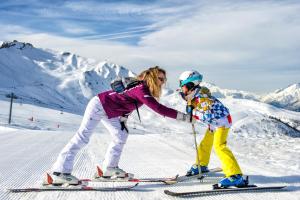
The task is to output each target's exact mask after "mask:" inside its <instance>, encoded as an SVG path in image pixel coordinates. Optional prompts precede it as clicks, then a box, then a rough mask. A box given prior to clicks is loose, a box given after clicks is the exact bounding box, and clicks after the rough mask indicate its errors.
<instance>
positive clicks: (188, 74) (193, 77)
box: [179, 70, 203, 87]
mask: <svg viewBox="0 0 300 200" xmlns="http://www.w3.org/2000/svg"><path fill="white" fill-rule="evenodd" d="M202 78H203V76H202V75H201V74H200V73H199V72H197V71H196V70H192V71H185V72H183V73H182V74H181V75H180V76H179V86H180V87H182V86H184V85H186V84H188V83H193V84H192V87H194V86H196V85H199V84H200V83H201V81H202Z"/></svg>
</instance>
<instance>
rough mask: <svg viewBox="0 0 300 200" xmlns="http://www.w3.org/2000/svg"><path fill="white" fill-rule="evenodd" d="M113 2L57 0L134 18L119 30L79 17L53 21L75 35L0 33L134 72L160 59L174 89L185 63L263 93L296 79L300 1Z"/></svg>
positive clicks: (90, 12)
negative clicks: (97, 25)
mask: <svg viewBox="0 0 300 200" xmlns="http://www.w3.org/2000/svg"><path fill="white" fill-rule="evenodd" d="M81 3H82V4H81ZM119 4H120V5H119ZM119 4H118V3H112V4H110V5H114V6H107V5H108V4H107V3H106V4H105V3H100V4H98V3H97V2H95V1H88V2H85V1H82V2H78V3H74V2H73V3H68V2H67V3H66V4H65V5H63V6H62V7H63V9H64V10H69V11H71V17H70V18H73V14H74V13H75V12H78V14H79V15H84V14H86V16H85V17H84V19H86V20H87V19H88V18H89V17H90V18H91V19H90V20H91V21H94V20H99V19H100V18H101V16H102V15H103V14H104V15H105V13H107V16H106V19H107V20H108V21H110V20H111V22H112V21H114V20H117V19H118V17H119V18H122V17H124V19H126V20H129V22H130V23H132V24H133V25H130V26H124V29H120V27H119V26H116V29H112V30H106V31H102V30H101V29H97V28H91V26H87V27H86V26H83V24H85V23H82V21H78V22H76V21H74V20H73V21H71V23H69V22H68V21H65V20H60V22H59V23H58V24H60V26H61V27H62V29H63V30H64V32H68V33H71V34H75V35H76V34H81V35H79V36H78V37H75V38H74V36H73V37H68V36H66V35H62V34H55V33H51V32H47V31H36V30H32V29H31V28H22V26H15V25H14V26H13V27H14V28H9V27H11V26H8V25H3V24H2V30H0V33H1V34H0V35H1V36H2V38H11V40H13V39H18V40H21V41H26V42H31V43H33V44H34V45H35V46H40V47H44V48H51V49H59V50H64V51H71V52H75V53H77V54H79V55H82V56H85V57H91V58H96V59H99V60H104V59H109V60H111V61H112V62H115V63H117V64H121V65H124V66H126V67H129V68H131V69H133V70H134V71H136V72H138V71H140V70H142V69H143V68H145V67H148V66H152V65H161V66H163V67H164V68H166V69H167V70H168V71H169V75H170V76H171V77H173V78H169V82H170V84H171V86H172V87H173V88H175V87H176V85H177V77H178V75H179V74H180V73H181V72H182V71H183V70H188V69H191V68H194V69H198V70H199V71H201V73H203V74H204V78H205V80H206V81H210V82H215V83H216V84H217V85H220V86H221V87H227V88H235V89H244V90H249V91H259V92H262V91H266V90H267V89H268V90H272V89H275V88H279V87H282V86H283V85H289V84H291V83H294V82H297V81H298V82H299V76H298V77H297V74H299V73H300V67H299V65H300V59H299V55H298V52H299V49H300V20H299V19H300V4H299V3H297V2H294V1H284V2H278V1H254V2H253V1H216V2H214V3H211V2H210V3H207V2H203V1H194V2H193V3H191V2H189V3H187V4H186V5H185V6H182V7H179V6H178V4H179V3H178V2H176V3H174V4H173V5H172V4H171V3H170V1H163V3H157V2H156V3H154V4H144V5H137V4H134V3H119ZM80 5H82V6H80ZM100 11H103V12H102V14H99V13H100ZM50 13H51V12H50ZM97 13H98V15H97ZM108 13H111V15H109V14H108ZM116 13H119V16H118V15H117V14H116ZM47 15H50V14H47ZM45 16H46V15H45ZM138 16H142V18H141V19H139V18H138ZM54 17H55V16H54ZM126 17H128V18H126ZM58 18H59V19H63V18H64V16H63V17H62V16H59V17H58ZM74 19H76V16H75V15H74ZM143 20H145V21H143ZM121 22H123V20H121V21H120V23H121ZM110 25H112V24H110ZM99 26H100V25H99ZM3 27H4V28H3ZM107 29H109V28H107ZM2 38H0V39H2ZM126 38H134V39H135V40H136V42H135V43H129V44H128V43H124V42H122V40H123V39H126ZM261 85H264V87H261Z"/></svg>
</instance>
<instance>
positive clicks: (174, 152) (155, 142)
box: [0, 96, 300, 200]
mask: <svg viewBox="0 0 300 200" xmlns="http://www.w3.org/2000/svg"><path fill="white" fill-rule="evenodd" d="M166 98H168V99H172V101H170V102H171V103H172V102H173V103H174V102H175V101H176V100H178V101H180V99H177V98H175V96H171V97H170V96H168V97H164V98H162V102H164V100H165V99H166ZM222 101H223V102H224V103H225V104H226V105H228V106H229V108H230V110H231V111H232V115H233V119H234V120H235V123H234V126H233V129H232V131H231V134H230V136H229V139H228V145H229V147H230V148H231V149H232V151H233V152H234V154H235V155H236V157H237V159H238V161H239V163H240V165H241V167H242V169H243V171H244V173H245V175H249V176H250V180H251V182H252V183H255V184H257V185H261V186H269V185H272V186H273V185H274V186H275V185H287V186H288V189H287V190H286V191H285V192H266V193H241V194H228V195H222V199H232V198H235V199H245V198H246V199H247V198H248V199H249V198H251V199H271V198H272V199H273V198H274V199H292V200H293V199H295V200H296V199H299V195H300V192H299V187H300V179H299V171H300V165H299V163H300V156H299V155H300V154H299V153H300V138H299V137H290V136H288V135H284V134H282V132H281V130H280V129H278V130H277V127H269V128H273V130H268V132H264V131H262V128H261V125H262V124H260V123H259V121H262V120H263V119H266V118H264V116H265V114H267V113H272V114H274V115H276V116H277V117H279V116H281V115H282V116H286V118H289V119H297V120H300V119H299V118H300V117H299V115H298V113H296V112H291V111H289V112H287V111H286V110H282V109H277V108H275V107H272V106H270V105H267V104H263V103H259V102H254V101H250V100H247V101H248V102H244V101H246V100H236V99H234V100H233V99H222ZM8 106H9V102H5V101H0V107H1V108H8ZM180 106H181V105H179V104H177V107H180ZM175 107H176V106H175ZM13 108H14V110H13V123H12V125H11V126H9V127H8V126H7V125H5V124H6V120H7V115H6V113H4V112H3V113H2V112H1V115H0V122H1V124H2V125H1V126H0V127H1V128H0V138H1V139H0V144H1V145H0V154H1V155H0V157H1V162H0V177H1V178H0V199H38V200H39V199H97V198H98V199H99V198H100V199H172V197H169V196H166V195H165V194H164V193H163V190H165V189H170V190H175V191H195V190H204V189H209V188H210V186H211V184H212V183H213V182H214V181H217V180H218V179H220V178H221V176H222V174H219V176H218V177H217V179H216V178H215V179H208V182H207V183H205V184H201V185H200V183H197V182H195V181H192V182H186V183H179V184H177V185H172V186H167V185H162V184H154V183H140V185H139V186H138V187H137V188H136V190H134V191H128V192H73V193H72V192H51V193H49V192H42V193H27V194H12V193H8V192H7V191H6V189H7V188H15V187H33V186H39V185H40V184H41V180H42V178H43V176H44V175H45V172H47V171H49V169H50V167H51V165H52V164H53V162H54V160H55V159H56V156H57V155H58V153H59V151H60V150H61V149H62V147H63V146H64V145H65V144H66V143H67V142H68V140H69V139H70V138H71V137H72V135H73V134H74V133H75V131H76V129H77V128H78V126H79V124H80V120H81V116H80V115H75V114H71V113H66V112H63V113H61V112H60V111H57V110H52V109H47V108H42V107H38V106H33V105H27V104H14V107H13ZM241 108H243V109H241ZM254 108H257V109H256V112H253V111H251V109H254ZM1 110H3V109H1ZM249 110H250V111H249ZM141 115H142V122H143V123H142V124H140V123H139V122H138V120H137V117H136V113H133V117H132V118H130V120H129V127H130V137H129V139H128V142H127V144H126V146H125V149H124V152H123V154H122V157H121V161H120V167H121V168H123V169H125V170H127V171H129V172H132V173H134V174H135V176H136V177H170V176H174V175H176V174H178V173H180V174H184V173H185V171H186V170H187V169H188V168H189V166H190V165H191V164H192V163H193V162H194V155H195V151H194V146H193V136H192V134H191V129H190V127H189V126H187V125H186V124H185V123H181V122H180V123H177V122H176V123H174V122H175V121H174V120H171V119H166V118H163V117H160V116H158V115H157V114H155V113H152V112H149V110H148V109H147V108H143V109H141ZM31 117H33V121H31V120H29V119H30V118H31ZM154 118H155V120H153V119H154ZM269 123H275V122H273V121H270V122H269ZM57 124H59V125H60V126H59V127H57ZM197 130H198V132H199V133H200V134H199V135H198V138H197V139H198V141H199V140H200V138H201V137H202V136H203V131H204V127H202V126H197ZM237 130H239V131H237ZM271 133H273V134H271ZM110 140H111V138H110V135H109V134H108V133H107V131H106V129H105V128H104V127H103V126H102V125H101V124H100V125H99V126H98V128H97V130H96V131H95V134H94V135H93V136H92V138H91V140H90V143H89V144H88V145H87V146H86V147H85V148H84V149H83V150H82V151H80V153H79V155H78V156H77V158H76V162H75V167H74V172H73V173H74V175H76V176H78V177H81V178H89V177H92V176H93V174H94V173H95V170H96V166H97V165H101V162H102V161H103V158H104V154H105V151H106V148H107V146H108V144H109V142H110ZM217 166H220V163H219V161H218V159H217V158H216V156H215V154H213V155H212V159H211V163H210V167H217ZM122 184H123V185H124V184H128V183H97V184H96V185H97V186H101V185H105V186H114V185H122ZM217 197H218V196H216V197H204V198H202V197H201V199H213V198H217Z"/></svg>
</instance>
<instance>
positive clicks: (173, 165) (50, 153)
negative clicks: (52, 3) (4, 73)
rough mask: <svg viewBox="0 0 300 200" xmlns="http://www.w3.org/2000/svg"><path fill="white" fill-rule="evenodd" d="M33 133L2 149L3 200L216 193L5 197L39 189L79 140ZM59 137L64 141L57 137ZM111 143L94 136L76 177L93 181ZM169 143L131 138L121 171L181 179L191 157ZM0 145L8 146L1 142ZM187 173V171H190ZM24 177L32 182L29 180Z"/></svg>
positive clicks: (153, 188)
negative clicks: (15, 191)
mask: <svg viewBox="0 0 300 200" xmlns="http://www.w3.org/2000/svg"><path fill="white" fill-rule="evenodd" d="M32 132H33V133H32V134H33V135H36V137H32V135H30V134H28V132H27V131H20V133H19V134H15V137H14V138H11V140H7V141H6V142H10V145H8V146H7V145H5V144H3V147H5V146H6V147H9V148H11V149H10V150H9V151H7V150H6V149H4V148H3V147H2V146H1V145H0V155H1V158H2V157H4V159H5V160H6V164H3V163H2V162H1V165H0V169H1V175H2V176H3V177H1V179H0V180H1V181H0V184H1V191H0V199H12V200H14V199H22V200H23V199H28V200H29V199H36V200H41V199H43V200H44V199H75V200H77V199H125V200H127V199H130V200H131V199H174V198H173V197H169V196H167V195H165V194H164V193H163V190H165V189H169V190H175V191H196V190H205V189H210V188H211V185H210V184H204V185H200V184H197V183H194V185H193V183H190V182H188V183H180V184H177V185H171V186H166V185H162V184H156V183H153V184H151V183H150V184H149V183H145V184H143V183H140V185H139V186H138V187H137V188H136V190H135V191H122V192H42V193H26V194H8V193H7V192H3V189H5V188H7V187H25V186H37V185H38V183H41V176H42V175H43V174H44V172H45V171H47V170H48V169H49V167H51V165H52V164H53V162H54V160H55V158H56V156H57V154H58V153H59V151H60V150H61V149H62V147H63V146H64V145H65V144H66V143H67V142H68V140H69V139H70V138H71V137H72V136H73V135H74V133H71V132H61V133H60V132H57V133H53V132H52V133H49V132H48V133H47V132H46V131H45V132H44V131H32ZM7 134H10V133H7ZM58 135H59V137H57V136H58ZM110 139H111V138H110V135H109V134H108V133H102V132H101V134H96V135H95V134H94V136H93V137H92V138H91V141H90V143H89V144H88V146H87V147H85V148H84V149H83V150H82V151H80V152H79V154H78V156H77V157H76V160H75V166H74V174H75V175H78V176H79V177H84V178H86V177H87V176H88V177H90V176H91V175H92V174H93V173H94V171H95V168H94V166H95V165H96V164H98V162H99V163H101V161H102V160H103V156H104V154H105V151H106V148H107V145H108V144H109V142H110ZM16 141H17V142H16ZM22 141H25V142H26V143H27V145H20V144H19V143H20V142H22ZM169 142H170V141H168V139H166V140H165V141H164V138H163V137H160V135H155V134H150V135H135V134H132V135H129V138H128V142H127V144H126V145H125V148H124V152H123V154H122V157H121V161H120V167H121V168H124V169H125V170H127V171H129V172H133V173H134V174H135V175H136V176H137V177H162V176H165V177H167V176H170V175H171V176H172V175H175V174H177V173H178V170H179V169H182V168H184V167H185V164H183V161H184V160H185V159H187V158H186V156H187V155H186V154H187V152H186V150H184V149H183V151H180V149H178V148H174V147H172V145H168V143H169ZM0 143H2V142H1V141H0ZM166 144H167V145H166ZM6 147H5V148H6ZM186 148H191V147H186ZM191 152H192V151H191ZM24 155H28V157H25V159H24V158H23V157H24ZM191 157H192V156H191ZM9 158H11V160H10V159H9ZM18 158H23V160H22V161H20V160H18V161H16V159H18ZM191 159H193V157H192V158H191ZM12 166H13V167H12ZM184 170H186V169H185V168H184ZM4 172H7V173H4ZM261 173H263V172H261ZM24 177H26V178H25V179H24ZM3 180H5V181H3ZM118 184H120V183H99V184H98V185H106V186H113V185H118ZM287 197H288V199H292V200H294V199H295V200H296V199H297V198H296V196H295V195H293V194H292V193H290V194H286V193H281V192H272V193H268V192H266V193H257V192H255V193H240V194H226V195H224V194H222V195H215V196H206V197H199V199H200V198H201V199H220V198H222V200H223V199H224V200H226V199H237V200H239V199H251V200H252V199H253V200H255V199H272V200H275V199H286V198H287ZM193 199H195V198H193ZM196 199H197V198H196Z"/></svg>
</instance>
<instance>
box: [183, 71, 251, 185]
mask: <svg viewBox="0 0 300 200" xmlns="http://www.w3.org/2000/svg"><path fill="white" fill-rule="evenodd" d="M179 81H180V87H181V92H180V94H181V96H182V97H183V98H184V100H186V101H187V112H190V115H192V117H193V120H196V121H200V122H202V123H205V124H207V125H208V128H207V130H206V133H205V136H204V138H203V140H202V141H201V143H200V144H199V146H198V155H199V161H200V163H199V164H200V170H201V172H208V171H209V170H208V167H207V166H208V163H209V159H210V153H211V149H212V146H214V149H215V152H216V154H217V156H218V158H219V159H220V161H221V165H222V169H223V172H224V174H225V176H226V177H225V178H223V179H222V180H220V181H219V185H220V186H221V187H229V186H238V187H239V186H243V185H244V184H245V180H244V179H243V177H242V171H241V169H240V167H239V165H238V163H237V161H236V159H235V157H234V155H233V154H232V152H231V151H230V149H229V148H228V147H227V146H226V143H227V142H226V140H227V136H228V132H229V130H230V127H231V124H232V121H231V116H230V113H229V110H228V109H227V108H226V107H225V106H224V105H223V104H222V103H221V102H220V101H219V100H218V99H217V98H215V97H213V96H212V95H211V93H210V91H209V89H208V88H206V87H201V86H200V82H201V81H202V75H201V74H200V73H198V72H197V71H186V72H183V73H182V74H181V75H180V77H179ZM196 160H198V159H196ZM196 163H197V161H196ZM197 164H198V163H197ZM197 164H194V165H193V166H192V167H191V168H190V170H188V171H187V176H191V175H196V174H199V171H198V165H197Z"/></svg>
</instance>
